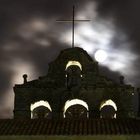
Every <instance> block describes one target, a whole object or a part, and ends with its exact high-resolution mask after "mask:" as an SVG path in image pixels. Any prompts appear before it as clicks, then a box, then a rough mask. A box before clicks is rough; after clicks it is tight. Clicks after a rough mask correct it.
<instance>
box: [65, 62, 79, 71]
mask: <svg viewBox="0 0 140 140" xmlns="http://www.w3.org/2000/svg"><path fill="white" fill-rule="evenodd" d="M70 66H78V67H79V68H80V70H81V71H82V65H81V64H80V62H78V61H69V62H68V63H67V65H66V70H67V68H68V67H70Z"/></svg>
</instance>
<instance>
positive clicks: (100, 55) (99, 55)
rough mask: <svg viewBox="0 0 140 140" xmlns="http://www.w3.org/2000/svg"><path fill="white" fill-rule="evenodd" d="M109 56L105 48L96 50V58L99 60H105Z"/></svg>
mask: <svg viewBox="0 0 140 140" xmlns="http://www.w3.org/2000/svg"><path fill="white" fill-rule="evenodd" d="M106 58H107V53H106V52H105V51H104V50H98V51H96V52H95V59H96V60H97V61H98V62H104V61H105V60H106Z"/></svg>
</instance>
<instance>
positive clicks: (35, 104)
mask: <svg viewBox="0 0 140 140" xmlns="http://www.w3.org/2000/svg"><path fill="white" fill-rule="evenodd" d="M41 106H43V107H46V108H47V109H48V110H49V111H50V112H52V109H51V106H50V104H49V103H48V102H47V101H43V100H40V101H37V102H35V103H33V104H31V106H30V110H31V118H33V111H34V110H35V109H36V108H38V107H41Z"/></svg>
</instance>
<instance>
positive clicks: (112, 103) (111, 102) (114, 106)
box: [100, 99, 117, 118]
mask: <svg viewBox="0 0 140 140" xmlns="http://www.w3.org/2000/svg"><path fill="white" fill-rule="evenodd" d="M105 106H112V107H113V108H114V110H115V112H116V111H117V106H116V104H115V102H113V101H112V100H111V99H109V100H106V101H103V102H102V103H101V106H100V111H101V109H102V108H103V107H105ZM114 118H116V113H115V114H114Z"/></svg>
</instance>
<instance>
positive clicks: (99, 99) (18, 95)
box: [0, 47, 140, 140]
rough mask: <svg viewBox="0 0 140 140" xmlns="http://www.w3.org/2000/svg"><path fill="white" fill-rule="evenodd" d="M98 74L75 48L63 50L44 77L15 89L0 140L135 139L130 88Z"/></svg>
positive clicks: (138, 123) (0, 123) (139, 130)
mask: <svg viewBox="0 0 140 140" xmlns="http://www.w3.org/2000/svg"><path fill="white" fill-rule="evenodd" d="M118 79H119V83H116V82H114V81H112V80H111V79H109V78H107V77H106V76H103V75H101V74H100V71H99V67H98V63H97V62H96V61H95V60H93V59H92V58H91V57H90V56H89V55H88V53H87V52H86V51H85V50H83V49H81V48H78V47H74V48H68V49H65V50H62V51H61V52H60V54H59V55H58V57H57V58H56V59H55V60H54V61H53V62H51V63H50V64H49V69H48V74H47V75H46V76H42V77H39V79H37V80H33V81H28V77H27V75H26V74H24V75H23V80H24V83H23V84H21V85H17V84H16V85H15V86H14V92H15V104H14V119H5V120H0V140H6V139H8V140H45V139H46V140H64V139H67V140H78V139H80V140H99V139H101V140H103V139H104V140H120V139H121V140H139V139H140V119H139V118H138V117H136V116H135V115H134V111H133V105H132V96H133V93H134V87H132V86H131V85H126V84H125V83H124V77H123V76H120V77H119V78H118Z"/></svg>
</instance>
